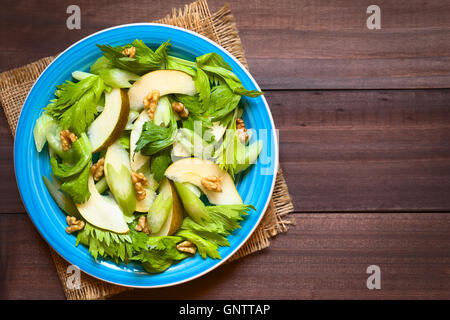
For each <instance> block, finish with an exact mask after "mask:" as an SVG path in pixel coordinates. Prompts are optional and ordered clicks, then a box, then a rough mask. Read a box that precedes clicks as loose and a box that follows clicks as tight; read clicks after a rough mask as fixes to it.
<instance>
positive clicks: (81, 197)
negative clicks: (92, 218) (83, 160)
mask: <svg viewBox="0 0 450 320" xmlns="http://www.w3.org/2000/svg"><path fill="white" fill-rule="evenodd" d="M90 168H91V163H90V162H89V163H88V165H86V167H85V168H84V169H83V171H81V172H80V174H78V175H76V176H74V177H71V178H70V179H68V180H66V181H64V182H63V183H62V184H61V190H62V191H64V192H65V193H67V194H68V195H69V196H71V197H72V199H73V201H74V202H75V203H84V202H86V200H87V199H89V197H90V196H91V193H90V192H89V188H88V180H89V171H90Z"/></svg>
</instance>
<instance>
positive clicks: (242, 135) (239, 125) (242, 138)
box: [236, 118, 248, 143]
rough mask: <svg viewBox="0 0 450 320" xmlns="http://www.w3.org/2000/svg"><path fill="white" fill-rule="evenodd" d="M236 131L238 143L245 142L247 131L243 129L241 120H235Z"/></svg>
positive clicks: (243, 124)
mask: <svg viewBox="0 0 450 320" xmlns="http://www.w3.org/2000/svg"><path fill="white" fill-rule="evenodd" d="M236 130H237V134H238V138H239V141H241V142H242V143H245V142H247V140H248V133H247V129H246V128H245V122H244V120H242V119H241V118H237V119H236Z"/></svg>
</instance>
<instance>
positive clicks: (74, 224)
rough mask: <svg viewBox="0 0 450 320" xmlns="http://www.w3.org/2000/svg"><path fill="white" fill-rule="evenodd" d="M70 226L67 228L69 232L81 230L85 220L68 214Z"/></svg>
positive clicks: (67, 219)
mask: <svg viewBox="0 0 450 320" xmlns="http://www.w3.org/2000/svg"><path fill="white" fill-rule="evenodd" d="M66 221H67V225H68V227H67V228H66V232H67V233H72V232H75V231H80V230H81V229H83V228H84V221H81V220H77V218H75V217H72V216H67V218H66Z"/></svg>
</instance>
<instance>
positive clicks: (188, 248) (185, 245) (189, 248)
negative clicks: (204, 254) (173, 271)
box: [177, 240, 197, 254]
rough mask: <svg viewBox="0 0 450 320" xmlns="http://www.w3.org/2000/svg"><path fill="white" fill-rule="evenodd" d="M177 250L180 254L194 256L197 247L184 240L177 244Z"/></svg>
mask: <svg viewBox="0 0 450 320" xmlns="http://www.w3.org/2000/svg"><path fill="white" fill-rule="evenodd" d="M177 250H178V251H180V252H185V253H190V254H195V252H197V247H196V246H195V245H194V244H193V243H192V242H190V241H188V240H185V241H183V242H180V243H179V244H177Z"/></svg>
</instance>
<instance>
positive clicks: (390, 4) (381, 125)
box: [0, 0, 450, 299]
mask: <svg viewBox="0 0 450 320" xmlns="http://www.w3.org/2000/svg"><path fill="white" fill-rule="evenodd" d="M372 2H373V1H368V0H367V1H366V0H360V1H347V0H345V1H344V0H339V1H335V0H324V1H289V0H283V1H276V2H273V1H258V0H247V1H236V0H234V1H231V3H230V5H231V9H232V11H233V13H234V15H235V17H236V20H237V25H238V27H239V30H240V35H241V37H242V41H243V45H244V47H245V49H246V52H247V57H248V61H249V65H250V69H251V72H252V73H253V75H254V77H255V78H256V80H257V81H258V83H259V84H260V86H261V87H262V88H263V90H264V91H265V92H266V97H267V100H268V102H269V104H270V106H271V109H272V112H273V116H274V119H275V123H276V125H277V127H278V128H279V129H280V161H281V167H282V168H283V170H284V173H285V176H286V179H287V182H288V185H289V190H290V193H291V195H292V198H293V201H294V205H295V211H296V212H295V214H294V215H293V218H295V220H296V225H295V226H292V227H291V228H290V230H289V232H288V233H286V234H282V235H280V236H278V237H276V238H275V239H274V240H273V241H272V245H271V247H270V248H268V249H266V250H264V251H261V252H259V253H256V254H253V255H251V256H248V257H246V258H244V259H240V260H238V261H235V262H233V263H230V264H228V265H225V266H222V267H220V268H219V269H217V270H215V271H213V272H211V273H210V274H208V275H206V276H204V277H202V278H200V279H197V280H195V281H192V282H190V283H187V284H184V285H180V286H176V287H173V288H165V289H156V290H134V291H131V292H127V293H125V294H122V295H120V297H121V298H203V299H209V298H219V299H266V298H271V299H279V298H281V299H311V298H312V299H325V298H333V299H334V298H338V299H341V298H350V299H353V298H363V299H371V298H376V299H378V298H384V299H386V298H407V299H429V298H445V299H449V298H450V143H449V142H450V90H449V88H450V19H449V18H448V17H449V16H450V2H449V1H425V0H420V1H417V0H395V1H394V0H391V1H381V0H380V1H376V4H378V5H379V6H380V8H381V27H382V28H381V30H368V28H367V27H366V19H367V17H368V16H369V15H368V14H366V9H367V7H368V6H369V5H371V4H373V3H372ZM76 3H77V4H78V5H79V6H80V7H81V13H82V26H81V30H72V31H70V30H68V29H67V28H66V26H65V21H66V18H67V14H66V8H67V6H68V5H69V4H72V2H68V1H56V0H54V1H45V2H43V1H17V0H14V1H2V10H1V12H0V39H1V40H0V41H1V48H2V49H1V50H0V71H4V70H7V69H10V68H13V67H17V66H20V65H23V64H25V63H28V62H31V61H33V60H36V59H37V58H40V57H43V56H48V55H53V54H56V53H57V52H60V51H61V50H62V49H64V48H66V47H67V46H69V45H70V44H72V43H73V42H75V41H76V40H79V39H81V38H82V37H84V36H86V35H88V34H90V33H92V32H95V31H98V30H100V29H103V28H106V27H110V26H113V25H117V24H123V23H130V22H143V21H151V20H153V19H155V18H158V17H161V16H163V15H165V14H166V13H168V12H169V11H170V8H172V7H180V6H181V5H183V4H184V1H175V0H170V1H168V0H164V1H162V0H160V1H143V0H136V1H132V2H129V1H124V2H121V3H114V2H113V1H105V0H97V1H95V2H91V1H81V0H80V1H77V2H76ZM209 4H210V8H211V9H212V10H216V9H218V8H219V7H220V6H221V5H222V0H214V1H213V0H210V1H209ZM12 155H13V139H12V138H11V135H10V132H9V129H8V127H7V124H6V120H5V118H4V116H1V117H0V171H1V177H2V182H1V183H0V204H1V205H0V254H1V255H0V257H1V260H0V297H1V298H12V299H17V298H19V299H30V298H37V299H41V298H43V299H63V298H64V293H63V291H62V288H61V284H60V282H59V279H58V277H57V275H56V272H55V267H54V266H53V264H52V260H51V258H50V254H49V251H48V248H47V245H46V244H45V242H44V241H43V240H42V238H41V237H40V236H39V235H38V233H37V231H36V230H35V228H34V227H33V225H32V223H31V222H30V220H29V218H28V216H27V215H26V213H25V210H24V207H23V205H22V204H21V201H20V198H19V194H18V191H17V187H16V183H15V178H14V168H13V162H12ZM369 265H378V266H379V267H380V268H381V290H368V289H367V287H366V279H367V277H368V274H366V268H367V267H368V266H369Z"/></svg>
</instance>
